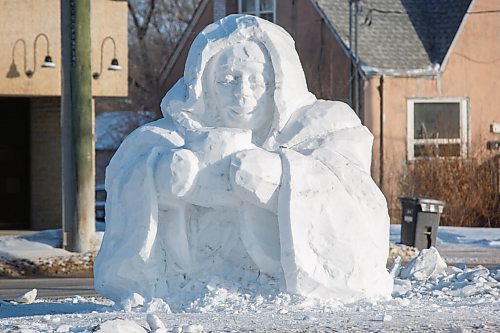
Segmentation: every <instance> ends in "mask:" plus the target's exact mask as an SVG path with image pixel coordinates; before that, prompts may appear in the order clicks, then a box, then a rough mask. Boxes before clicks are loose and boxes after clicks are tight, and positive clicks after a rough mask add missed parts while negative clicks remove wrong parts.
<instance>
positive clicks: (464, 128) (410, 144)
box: [406, 97, 470, 161]
mask: <svg viewBox="0 0 500 333" xmlns="http://www.w3.org/2000/svg"><path fill="white" fill-rule="evenodd" d="M415 103H458V104H459V126H460V127H459V128H460V138H454V139H415V132H414V128H415V127H414V121H415ZM406 110H407V113H406V120H407V122H406V144H407V149H406V151H407V159H408V161H413V160H417V159H421V158H428V157H429V156H425V157H424V156H421V157H420V156H417V157H415V145H419V144H421V145H425V144H454V143H455V144H456V143H458V144H460V156H436V157H435V158H466V157H467V154H468V151H469V144H470V126H469V123H470V119H469V99H468V98H467V97H430V98H408V99H407V100H406Z"/></svg>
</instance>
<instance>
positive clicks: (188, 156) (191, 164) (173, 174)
mask: <svg viewBox="0 0 500 333" xmlns="http://www.w3.org/2000/svg"><path fill="white" fill-rule="evenodd" d="M198 171H199V167H198V158H197V157H196V156H195V155H194V154H193V152H192V151H190V150H187V149H179V150H175V151H173V152H170V153H169V154H164V155H162V156H161V157H160V159H159V160H158V162H157V164H156V169H155V172H154V175H155V176H154V179H155V185H156V188H157V189H158V192H159V194H160V196H167V197H169V196H174V197H176V198H181V197H183V196H185V195H186V194H187V193H188V192H189V190H190V189H191V188H192V187H193V183H194V179H195V178H196V175H197V174H198Z"/></svg>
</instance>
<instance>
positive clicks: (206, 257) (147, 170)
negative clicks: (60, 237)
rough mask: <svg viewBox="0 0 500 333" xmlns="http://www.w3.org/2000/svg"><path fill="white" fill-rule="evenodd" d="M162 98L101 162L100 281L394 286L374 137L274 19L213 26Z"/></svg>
mask: <svg viewBox="0 0 500 333" xmlns="http://www.w3.org/2000/svg"><path fill="white" fill-rule="evenodd" d="M161 108H162V112H163V115H164V118H163V119H161V120H158V121H156V122H153V123H150V124H146V125H144V126H142V127H140V128H139V129H137V130H136V131H135V132H133V133H132V134H131V135H130V136H129V137H128V138H127V139H126V140H125V141H124V143H123V144H122V145H121V147H120V149H119V150H118V151H117V153H116V154H115V156H114V158H113V159H112V161H111V163H110V165H109V167H108V169H107V175H106V190H107V192H108V201H107V203H106V233H105V236H104V240H103V244H102V247H101V250H100V252H99V255H98V256H97V259H96V262H95V288H96V290H97V291H98V292H100V293H101V294H103V295H106V296H108V297H110V298H112V299H115V300H124V299H132V298H133V299H136V298H137V297H139V298H141V299H146V300H147V299H149V300H151V299H153V298H163V299H165V300H167V301H169V302H170V301H172V300H173V299H177V300H179V299H180V300H182V299H183V298H184V299H186V298H188V297H189V295H192V294H193V292H194V291H202V290H203V288H204V287H206V286H207V284H210V285H213V284H216V285H219V286H234V285H236V286H239V287H241V288H246V289H247V290H248V289H252V290H256V291H261V292H262V291H263V290H276V291H287V292H290V293H295V294H299V295H303V296H310V297H318V298H337V299H339V298H340V299H357V298H363V297H371V296H389V295H390V293H391V289H392V279H391V277H390V275H389V274H388V273H387V271H386V268H385V264H386V259H387V254H388V246H389V222H388V221H389V219H388V214H387V204H386V201H385V198H384V196H383V195H382V193H381V192H380V190H379V189H378V188H377V186H376V185H375V184H374V182H373V181H372V179H371V177H370V174H369V172H370V160H371V145H372V139H373V138H372V135H371V134H370V132H369V131H368V130H367V129H366V128H365V127H364V126H362V125H361V123H360V120H359V118H358V117H357V116H356V115H355V113H354V112H353V111H352V110H351V109H350V107H349V106H348V105H346V104H344V103H341V102H332V101H323V100H317V99H316V98H315V97H314V96H313V95H312V94H311V93H310V92H309V91H308V89H307V86H306V81H305V77H304V73H303V70H302V67H301V64H300V61H299V58H298V55H297V52H296V51H295V49H294V42H293V39H292V38H291V37H290V35H288V34H287V33H286V32H285V31H284V30H283V29H282V28H280V27H278V26H276V25H274V24H272V23H270V22H268V21H265V20H262V19H259V18H256V17H253V16H245V15H231V16H228V17H226V18H223V19H222V20H220V21H218V22H216V23H213V24H211V25H209V26H208V27H206V28H205V29H204V30H203V31H202V32H201V33H200V34H199V35H198V37H197V38H196V39H195V41H194V42H193V45H192V46H191V49H190V52H189V55H188V58H187V62H186V67H185V72H184V77H183V78H181V79H180V80H179V81H178V82H177V83H176V85H175V86H174V87H173V88H172V89H171V90H170V91H169V92H168V93H167V94H166V96H165V97H164V99H163V101H162V103H161ZM138 295H140V296H138Z"/></svg>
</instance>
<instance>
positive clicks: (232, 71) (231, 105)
mask: <svg viewBox="0 0 500 333" xmlns="http://www.w3.org/2000/svg"><path fill="white" fill-rule="evenodd" d="M211 69H212V80H213V81H212V84H210V85H208V88H209V93H208V95H209V98H212V99H213V105H214V106H215V107H216V109H217V113H218V114H219V116H220V118H221V120H222V123H223V126H226V127H236V128H243V129H251V130H253V131H262V130H263V129H264V128H267V127H268V126H269V125H270V123H271V120H272V116H273V110H274V107H273V105H274V103H273V91H274V70H273V67H272V66H271V60H270V59H269V56H267V55H266V54H264V52H263V51H262V50H261V48H260V47H259V46H258V45H257V44H255V43H242V44H236V45H234V46H232V47H230V48H228V49H226V50H224V51H222V52H221V53H219V54H217V55H216V56H215V57H214V58H213V59H212V67H211Z"/></svg>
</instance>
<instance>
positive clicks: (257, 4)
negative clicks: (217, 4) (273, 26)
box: [238, 0, 276, 23]
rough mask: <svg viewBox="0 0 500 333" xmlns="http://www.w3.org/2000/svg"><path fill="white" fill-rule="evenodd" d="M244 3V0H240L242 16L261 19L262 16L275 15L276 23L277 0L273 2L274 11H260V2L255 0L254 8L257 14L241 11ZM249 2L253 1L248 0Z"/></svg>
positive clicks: (274, 21) (239, 8) (274, 20)
mask: <svg viewBox="0 0 500 333" xmlns="http://www.w3.org/2000/svg"><path fill="white" fill-rule="evenodd" d="M242 1H243V0H238V13H240V14H249V15H255V16H257V17H261V14H270V13H272V14H273V23H276V0H272V2H273V9H272V10H266V11H262V12H261V11H260V0H253V1H254V6H255V7H254V8H255V12H243V11H242V10H241V8H242ZM247 1H252V0H247Z"/></svg>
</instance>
